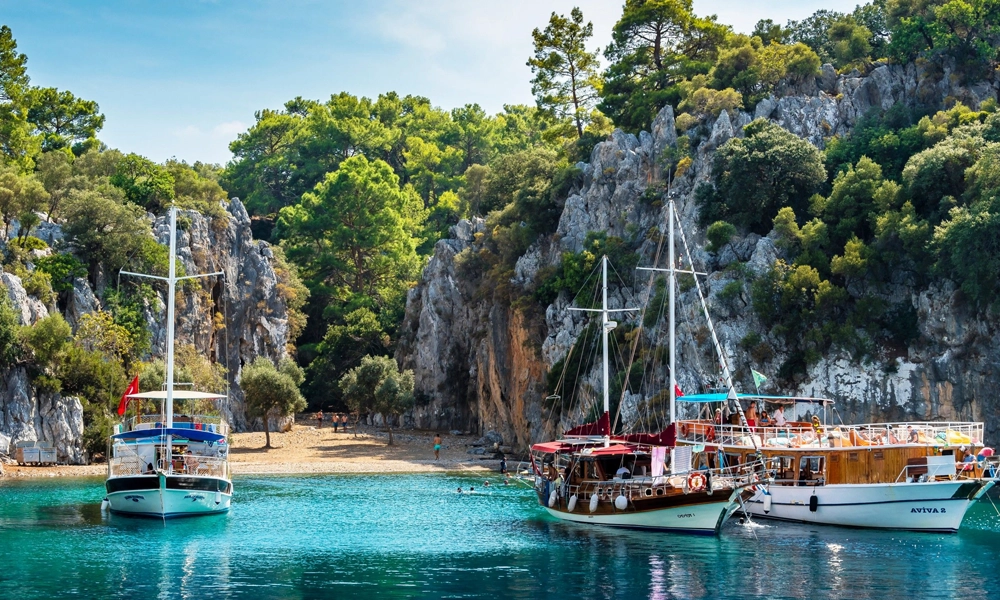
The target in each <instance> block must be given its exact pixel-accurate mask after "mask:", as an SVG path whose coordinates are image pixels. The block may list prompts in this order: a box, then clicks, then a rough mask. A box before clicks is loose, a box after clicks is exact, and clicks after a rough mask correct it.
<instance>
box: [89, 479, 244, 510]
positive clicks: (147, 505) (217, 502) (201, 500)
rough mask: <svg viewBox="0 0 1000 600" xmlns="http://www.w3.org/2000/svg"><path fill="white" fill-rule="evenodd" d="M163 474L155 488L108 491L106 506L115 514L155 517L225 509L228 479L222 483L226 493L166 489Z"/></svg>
mask: <svg viewBox="0 0 1000 600" xmlns="http://www.w3.org/2000/svg"><path fill="white" fill-rule="evenodd" d="M167 477H168V476H162V475H161V476H160V477H159V478H158V479H159V486H158V487H156V488H149V489H131V490H121V491H114V492H108V494H107V500H108V508H109V509H110V510H111V512H112V513H115V514H120V515H129V516H137V517H155V518H158V519H171V518H177V517H194V516H201V515H210V514H221V513H225V512H227V511H228V510H229V505H230V502H231V501H232V497H233V496H232V485H231V484H229V482H225V483H226V484H227V485H226V488H227V489H228V490H229V492H224V491H208V490H200V489H170V488H169V487H167V485H166V484H167V481H166V479H167ZM185 479H188V480H190V479H191V478H189V477H187V478H185ZM213 481H218V480H213Z"/></svg>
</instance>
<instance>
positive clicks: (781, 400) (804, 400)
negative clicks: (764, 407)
mask: <svg viewBox="0 0 1000 600" xmlns="http://www.w3.org/2000/svg"><path fill="white" fill-rule="evenodd" d="M736 397H737V398H738V399H739V400H764V401H765V402H770V403H772V404H823V405H830V404H833V403H834V402H833V400H830V399H829V398H808V397H800V396H765V395H763V394H736ZM729 399H730V398H729V395H728V394H726V393H724V392H719V393H712V394H690V395H685V396H680V397H679V398H677V402H693V403H697V402H725V401H727V400H729Z"/></svg>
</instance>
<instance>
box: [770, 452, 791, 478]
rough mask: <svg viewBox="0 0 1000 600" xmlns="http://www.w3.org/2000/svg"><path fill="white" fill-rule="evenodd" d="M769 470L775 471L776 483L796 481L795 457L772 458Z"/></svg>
mask: <svg viewBox="0 0 1000 600" xmlns="http://www.w3.org/2000/svg"><path fill="white" fill-rule="evenodd" d="M769 468H770V469H771V470H773V471H774V480H775V481H792V480H794V479H795V457H793V456H775V457H772V458H771V461H770V465H769Z"/></svg>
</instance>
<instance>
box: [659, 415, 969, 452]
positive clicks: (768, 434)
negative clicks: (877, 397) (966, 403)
mask: <svg viewBox="0 0 1000 600" xmlns="http://www.w3.org/2000/svg"><path fill="white" fill-rule="evenodd" d="M751 436H753V437H751ZM982 439H983V423H975V422H968V421H964V422H950V421H949V422H942V421H936V422H915V421H909V422H901V423H864V424H859V425H839V426H832V425H820V426H814V425H812V424H811V423H806V422H790V423H788V424H786V425H785V426H782V427H776V426H755V427H750V428H747V427H744V426H741V425H729V424H724V425H721V424H717V423H713V422H712V421H704V420H695V421H680V422H678V427H677V440H678V441H679V442H683V443H687V444H715V445H722V446H742V447H747V448H752V447H754V445H756V446H758V447H764V448H768V447H770V448H782V447H786V448H789V447H790V448H854V447H868V446H881V445H907V444H908V445H925V446H934V447H942V446H944V447H951V446H962V445H971V446H980V445H982ZM755 442H756V444H755Z"/></svg>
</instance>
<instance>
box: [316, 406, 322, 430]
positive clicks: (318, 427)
mask: <svg viewBox="0 0 1000 600" xmlns="http://www.w3.org/2000/svg"><path fill="white" fill-rule="evenodd" d="M316 423H318V425H316V428H317V429H323V411H322V410H321V411H319V412H318V413H316Z"/></svg>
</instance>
